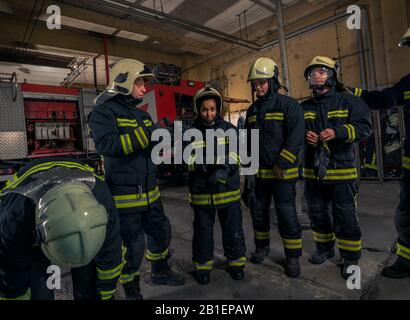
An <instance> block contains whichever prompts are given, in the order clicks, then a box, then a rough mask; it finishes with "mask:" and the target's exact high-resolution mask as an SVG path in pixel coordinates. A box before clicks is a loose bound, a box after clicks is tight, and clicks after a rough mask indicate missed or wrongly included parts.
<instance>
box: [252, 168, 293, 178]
mask: <svg viewBox="0 0 410 320" xmlns="http://www.w3.org/2000/svg"><path fill="white" fill-rule="evenodd" d="M283 175H284V177H283V178H280V179H279V178H278V177H277V176H275V174H274V172H273V169H259V170H258V174H257V177H258V178H259V179H264V180H265V179H266V180H268V179H279V180H290V179H297V178H298V177H299V169H298V168H290V169H287V170H283Z"/></svg>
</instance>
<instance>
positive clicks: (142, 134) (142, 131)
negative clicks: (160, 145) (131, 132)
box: [137, 127, 149, 147]
mask: <svg viewBox="0 0 410 320" xmlns="http://www.w3.org/2000/svg"><path fill="white" fill-rule="evenodd" d="M137 130H139V131H140V134H141V137H142V139H143V140H144V142H145V147H148V145H149V140H148V137H147V134H146V133H145V131H144V129H143V128H141V127H139V128H138V129H137Z"/></svg>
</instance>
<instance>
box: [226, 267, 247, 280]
mask: <svg viewBox="0 0 410 320" xmlns="http://www.w3.org/2000/svg"><path fill="white" fill-rule="evenodd" d="M228 272H229V274H230V275H231V278H232V279H234V280H243V279H244V278H245V272H243V267H228Z"/></svg>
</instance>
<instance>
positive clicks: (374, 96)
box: [354, 74, 410, 173]
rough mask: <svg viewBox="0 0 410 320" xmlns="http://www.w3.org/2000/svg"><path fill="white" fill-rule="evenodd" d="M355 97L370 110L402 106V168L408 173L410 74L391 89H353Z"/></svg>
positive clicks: (409, 155) (409, 153)
mask: <svg viewBox="0 0 410 320" xmlns="http://www.w3.org/2000/svg"><path fill="white" fill-rule="evenodd" d="M354 93H355V95H356V96H358V97H361V98H362V99H363V100H364V101H365V102H366V104H367V105H368V106H369V108H370V109H375V110H380V109H389V108H392V107H396V106H404V124H405V127H406V131H405V137H406V138H405V141H404V156H403V168H404V169H405V170H407V172H408V173H409V171H410V74H408V75H406V76H405V77H404V78H402V79H401V80H400V81H399V82H398V83H397V84H395V85H394V86H393V87H389V88H386V89H384V90H381V91H377V90H375V91H367V90H363V89H360V88H356V89H354Z"/></svg>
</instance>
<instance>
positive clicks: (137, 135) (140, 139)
mask: <svg viewBox="0 0 410 320" xmlns="http://www.w3.org/2000/svg"><path fill="white" fill-rule="evenodd" d="M134 134H135V137H136V138H137V140H138V143H139V144H140V146H141V148H142V149H145V148H146V147H147V146H146V145H145V143H144V141H143V140H142V138H141V136H140V134H139V133H138V131H137V129H135V130H134Z"/></svg>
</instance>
